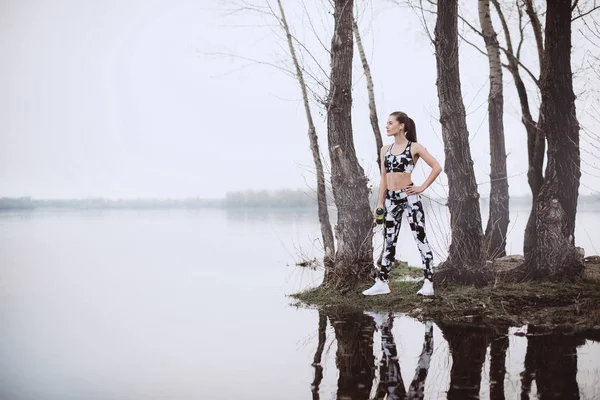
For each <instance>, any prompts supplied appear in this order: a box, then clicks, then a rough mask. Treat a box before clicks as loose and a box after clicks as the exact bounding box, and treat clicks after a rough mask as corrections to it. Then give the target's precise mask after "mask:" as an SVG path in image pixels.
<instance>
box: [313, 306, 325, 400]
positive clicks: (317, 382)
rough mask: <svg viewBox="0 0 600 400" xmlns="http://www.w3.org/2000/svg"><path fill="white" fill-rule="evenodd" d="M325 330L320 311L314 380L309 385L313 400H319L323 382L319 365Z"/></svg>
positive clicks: (323, 346)
mask: <svg viewBox="0 0 600 400" xmlns="http://www.w3.org/2000/svg"><path fill="white" fill-rule="evenodd" d="M326 330H327V315H326V314H325V312H323V311H322V310H319V343H318V345H317V351H316V352H315V357H314V359H313V364H312V365H313V367H315V379H314V380H313V382H312V384H311V391H312V395H313V400H319V385H320V384H321V381H322V380H323V366H322V365H321V357H322V356H323V349H324V348H325V340H326V339H327V336H326Z"/></svg>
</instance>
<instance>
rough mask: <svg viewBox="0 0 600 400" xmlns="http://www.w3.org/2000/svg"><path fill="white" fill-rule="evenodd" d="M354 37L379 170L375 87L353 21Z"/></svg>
mask: <svg viewBox="0 0 600 400" xmlns="http://www.w3.org/2000/svg"><path fill="white" fill-rule="evenodd" d="M353 26H354V37H356V46H357V47H358V54H359V55H360V61H361V62H362V66H363V70H364V72H365V78H366V80H367V92H368V94H369V119H370V121H371V127H372V128H373V135H374V136H375V147H376V148H375V153H376V154H377V166H378V167H379V169H381V154H380V153H381V152H380V150H381V148H382V147H383V141H382V140H381V130H380V129H379V120H378V119H377V107H376V106H375V89H374V88H375V85H373V76H372V75H371V68H370V67H369V61H368V60H367V56H366V55H365V48H364V46H363V43H362V39H361V37H360V30H359V29H358V23H357V22H356V20H354V23H353Z"/></svg>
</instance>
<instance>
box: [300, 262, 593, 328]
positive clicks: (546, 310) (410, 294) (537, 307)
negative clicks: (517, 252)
mask: <svg viewBox="0 0 600 400" xmlns="http://www.w3.org/2000/svg"><path fill="white" fill-rule="evenodd" d="M421 274H422V272H421V270H420V269H416V268H410V267H407V266H406V265H403V266H401V267H399V268H394V269H392V275H391V279H390V288H391V289H392V293H390V294H388V295H382V296H363V295H362V294H361V292H362V291H363V290H364V289H366V288H367V287H369V286H370V285H369V284H365V285H364V286H361V287H359V288H357V289H356V290H355V291H352V292H350V293H348V294H346V295H341V294H340V293H339V292H337V291H336V290H333V289H331V288H321V287H319V288H316V289H312V290H308V291H305V292H302V293H297V294H294V295H292V297H293V298H294V299H296V300H297V301H298V304H301V305H308V306H316V307H341V308H346V309H354V310H371V311H385V312H398V313H405V314H408V315H410V316H413V317H416V318H419V319H424V318H431V319H434V320H435V319H445V320H450V321H464V322H478V323H491V324H502V325H522V324H527V323H530V324H535V325H539V326H545V327H548V328H557V327H565V328H567V327H570V328H573V327H575V328H577V329H589V328H600V263H596V264H588V265H587V269H586V277H585V278H584V279H583V280H582V281H580V282H578V283H552V282H541V283H539V282H526V283H518V284H496V285H489V286H486V287H483V288H475V287H471V286H459V285H448V286H445V287H437V288H436V295H435V296H434V297H431V298H422V297H420V296H416V292H417V290H419V288H420V286H421V282H407V281H405V280H404V279H403V278H404V277H405V276H406V275H410V276H421Z"/></svg>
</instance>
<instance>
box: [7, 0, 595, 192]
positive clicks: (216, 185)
mask: <svg viewBox="0 0 600 400" xmlns="http://www.w3.org/2000/svg"><path fill="white" fill-rule="evenodd" d="M260 2H261V0H255V3H260ZM326 3H327V2H323V1H321V0H313V1H312V2H311V1H306V4H307V5H309V6H308V7H310V13H311V15H312V19H311V20H310V21H312V24H313V25H314V26H315V29H316V30H317V31H318V32H319V33H320V35H321V36H322V38H321V40H322V41H323V43H325V44H326V45H329V43H330V41H331V31H330V26H331V25H332V21H330V20H329V19H331V18H332V17H331V16H330V15H328V14H326V9H327V6H326V5H324V4H326ZM361 3H364V2H361ZM372 3H373V5H372V8H370V9H368V8H367V9H366V11H365V14H364V15H363V17H362V18H361V21H360V25H361V30H362V32H363V36H364V38H363V40H364V44H365V46H366V50H367V54H368V57H369V60H370V62H371V69H372V72H373V76H374V80H375V92H376V101H377V107H378V115H379V119H380V126H381V128H382V131H383V132H384V134H385V131H384V124H385V121H386V120H387V116H388V115H389V113H391V112H393V111H396V110H401V111H405V112H406V113H408V114H409V116H411V117H412V118H413V119H414V120H415V122H416V124H417V132H418V139H419V142H421V143H422V144H423V145H424V146H425V147H427V148H428V149H429V151H430V152H431V153H432V154H433V155H434V156H435V157H436V158H437V159H438V160H439V161H440V163H441V164H442V166H443V162H444V153H443V145H442V139H441V128H440V125H439V122H438V121H437V116H438V114H439V111H438V103H437V89H436V86H435V81H436V64H435V57H434V53H433V47H432V46H431V45H430V43H429V40H428V38H427V35H426V34H425V31H424V30H423V26H422V24H421V23H420V21H419V19H418V16H417V15H416V14H415V13H414V12H413V11H411V10H410V9H406V8H400V7H398V6H396V5H394V4H393V3H392V2H390V1H387V0H386V1H384V0H378V1H373V2H372ZM298 4H299V2H297V1H289V0H288V1H284V6H286V8H287V11H288V19H289V23H290V25H291V26H292V29H293V30H294V32H295V33H296V35H297V36H298V37H299V38H301V39H302V40H303V41H305V43H306V46H307V47H308V48H309V49H310V50H311V52H313V53H314V55H315V57H317V58H318V59H319V61H320V63H321V64H322V66H323V68H324V69H326V70H329V59H328V56H327V55H326V53H325V52H324V50H323V49H322V48H320V46H319V45H318V42H317V41H316V40H315V39H314V37H313V34H312V32H311V29H310V22H309V20H308V18H307V17H306V15H305V12H304V11H303V10H302V8H301V7H299V5H298ZM228 9H231V7H228V6H225V5H224V3H223V2H222V1H218V0H170V1H160V0H119V1H91V0H88V1H79V0H70V1H69V0H54V1H51V2H50V1H42V0H32V1H23V0H0V53H1V54H2V59H3V62H2V63H1V64H0V93H1V94H0V135H1V137H0V139H1V142H0V143H2V145H1V146H0V197H2V196H10V197H16V196H32V197H35V198H81V197H89V196H103V197H109V198H135V197H160V198H165V197H173V198H179V197H190V196H200V197H221V196H224V195H225V193H226V192H227V191H232V190H244V189H277V188H292V189H295V188H300V189H305V188H307V185H313V182H314V181H315V177H314V173H313V172H312V171H313V162H312V156H311V153H310V150H309V142H308V137H307V127H306V120H305V116H304V109H303V106H302V102H301V96H300V91H299V88H298V86H297V84H296V82H295V81H294V80H293V79H291V78H290V77H288V76H287V75H286V74H285V73H283V72H281V71H280V70H278V69H276V68H273V67H270V66H267V65H258V64H253V63H251V62H247V61H242V60H239V59H234V58H231V57H227V56H225V55H220V56H215V55H211V54H208V53H214V52H220V53H234V54H237V55H239V56H242V57H247V58H252V59H256V60H260V61H264V62H268V63H274V64H277V65H281V66H283V67H286V66H289V62H288V60H287V58H286V57H287V53H286V51H287V47H285V46H286V45H285V43H284V42H282V40H281V36H279V31H277V28H276V27H275V26H274V25H273V21H271V25H273V27H272V28H270V27H268V26H266V23H267V22H268V21H269V20H268V18H263V17H259V16H257V15H256V14H253V13H251V12H241V13H236V14H233V15H231V14H229V13H227V12H226V11H227V10H228ZM463 13H464V14H465V15H466V16H467V17H470V18H471V20H473V21H474V22H476V21H477V20H476V18H477V14H476V10H475V9H469V8H467V7H463ZM265 21H267V22H265ZM328 25H329V27H328ZM499 27H500V25H499V24H496V29H497V30H499ZM471 38H472V39H473V41H477V40H478V38H477V37H474V36H471ZM477 43H478V44H479V45H481V46H482V47H483V43H482V41H481V40H479V41H478V42H477ZM580 43H581V41H580V42H574V48H575V50H576V51H577V50H578V45H579V44H580ZM526 53H527V55H535V53H533V52H526ZM529 58H530V59H529ZM529 58H527V59H526V61H528V62H533V64H535V60H536V59H535V57H531V56H530V57H529ZM460 63H461V64H460V66H461V73H462V86H463V95H464V103H465V106H466V108H467V113H468V123H469V133H470V136H471V145H472V147H471V151H472V155H473V159H474V162H475V171H476V176H477V180H478V182H480V183H481V185H480V193H481V194H482V195H483V196H485V195H487V191H489V187H488V185H486V184H485V182H486V181H488V180H489V176H488V175H489V142H488V141H489V139H488V136H487V132H488V127H487V95H488V90H489V89H488V85H487V81H488V79H487V76H488V66H487V60H486V59H485V57H483V56H482V55H480V54H479V53H477V52H476V51H475V50H473V49H471V48H470V47H469V46H468V45H467V44H465V43H462V44H461V60H460ZM532 69H533V70H537V68H536V67H535V65H534V66H533V67H532ZM313 70H316V69H315V67H314V65H313ZM354 81H355V86H354V106H353V125H354V137H355V143H356V148H357V152H358V156H359V160H360V163H361V165H362V166H363V168H364V169H365V172H366V173H367V174H368V175H369V176H370V177H371V178H372V179H374V181H377V179H378V169H377V165H376V163H375V157H376V155H375V141H374V138H373V133H372V130H371V127H370V123H369V119H368V116H369V113H368V102H367V94H366V82H365V80H364V77H362V67H361V65H360V62H359V59H358V52H357V51H355V71H354ZM504 81H505V89H506V90H505V93H506V98H505V119H504V120H505V134H506V149H507V153H508V165H509V168H508V173H509V176H510V178H509V185H510V192H511V194H512V195H526V194H528V193H529V188H528V186H527V181H526V175H525V173H526V169H527V152H526V141H525V131H524V129H523V127H522V125H521V123H520V106H519V104H518V100H517V98H516V95H515V90H514V84H513V82H512V79H511V77H510V75H509V74H508V73H507V71H504ZM595 84H596V85H597V82H596V83H595ZM590 85H592V83H590V81H589V80H587V78H586V77H585V76H583V77H582V78H580V81H578V82H576V86H577V87H586V88H589V87H590ZM530 93H531V95H532V96H533V97H534V98H533V99H532V100H535V91H533V90H531V91H530ZM590 101H592V100H590V98H589V97H585V99H582V100H581V101H579V103H578V113H579V112H580V108H582V109H583V108H585V110H589V109H590ZM594 104H595V105H596V106H597V105H598V104H597V97H596V100H595V103H593V104H592V105H594ZM313 110H314V117H315V119H316V122H317V128H318V134H319V135H320V142H321V146H322V147H321V150H322V152H323V153H324V154H325V155H326V156H327V148H326V136H327V132H326V130H325V126H326V124H325V122H326V120H325V117H324V116H323V115H320V114H319V109H318V107H317V106H315V107H314V108H313ZM580 119H581V121H582V124H584V125H586V126H587V127H589V128H590V129H591V128H594V124H593V120H592V119H590V118H588V117H586V116H585V115H584V116H580ZM390 141H391V140H390V139H388V138H387V137H384V143H390ZM593 151H594V146H593V140H591V139H589V138H588V139H587V141H586V140H583V139H582V156H583V157H584V159H585V161H586V162H587V164H586V163H582V169H583V172H584V175H583V177H582V187H581V193H596V194H598V192H597V191H595V190H592V189H591V188H593V189H597V188H600V184H599V182H600V179H599V178H597V177H594V176H593V175H600V173H599V172H598V169H596V168H598V166H600V163H598V162H597V160H596V158H595V156H593V155H591V152H593ZM426 173H429V168H428V167H426V165H424V164H422V165H421V166H420V167H418V168H417V172H416V173H415V174H414V175H415V177H414V180H415V183H417V184H418V183H419V182H422V180H423V179H424V177H425V174H426ZM438 183H439V184H434V185H433V186H432V187H431V188H430V189H429V191H430V194H431V195H432V196H436V195H440V196H443V195H444V190H445V189H444V187H443V186H442V184H443V183H445V176H444V175H443V174H442V176H441V178H440V179H438Z"/></svg>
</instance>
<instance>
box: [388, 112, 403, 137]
mask: <svg viewBox="0 0 600 400" xmlns="http://www.w3.org/2000/svg"><path fill="white" fill-rule="evenodd" d="M385 131H386V133H387V135H388V136H396V135H399V134H400V133H402V132H404V124H401V123H400V122H398V120H397V119H396V117H395V116H393V115H390V116H389V118H388V121H387V125H386V127H385Z"/></svg>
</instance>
